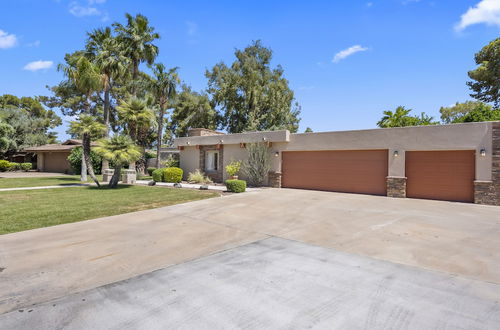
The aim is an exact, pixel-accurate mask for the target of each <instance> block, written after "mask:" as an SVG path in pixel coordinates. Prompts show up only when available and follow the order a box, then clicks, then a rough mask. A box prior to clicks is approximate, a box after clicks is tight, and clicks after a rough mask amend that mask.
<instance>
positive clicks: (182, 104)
mask: <svg viewBox="0 0 500 330" xmlns="http://www.w3.org/2000/svg"><path fill="white" fill-rule="evenodd" d="M218 121H219V116H218V114H217V111H215V109H214V108H213V107H212V106H211V104H210V100H209V99H208V96H207V95H205V94H199V93H197V92H194V91H192V90H191V88H190V87H189V86H187V85H183V86H182V91H181V92H180V93H179V95H178V96H177V99H176V102H175V105H174V111H173V113H172V116H171V123H170V129H171V130H172V131H173V132H174V133H175V136H186V135H187V132H188V130H189V128H194V127H203V128H208V129H217V126H218V125H217V124H218Z"/></svg>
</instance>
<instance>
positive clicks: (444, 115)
mask: <svg viewBox="0 0 500 330" xmlns="http://www.w3.org/2000/svg"><path fill="white" fill-rule="evenodd" d="M483 106H484V107H486V108H487V109H488V110H491V109H492V108H491V106H490V105H488V104H485V103H483V102H480V101H466V102H463V103H459V102H457V103H455V105H453V106H451V107H441V108H440V109H439V112H440V113H441V120H442V121H443V122H444V123H445V124H451V123H462V122H463V117H464V116H466V115H467V114H468V113H470V112H472V111H474V110H475V109H476V108H477V107H483Z"/></svg>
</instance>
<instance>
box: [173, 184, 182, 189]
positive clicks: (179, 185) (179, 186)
mask: <svg viewBox="0 0 500 330" xmlns="http://www.w3.org/2000/svg"><path fill="white" fill-rule="evenodd" d="M174 188H182V185H181V184H180V183H174Z"/></svg>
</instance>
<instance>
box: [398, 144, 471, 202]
mask: <svg viewBox="0 0 500 330" xmlns="http://www.w3.org/2000/svg"><path fill="white" fill-rule="evenodd" d="M406 177H407V182H406V196H407V197H411V198H425V199H437V200H448V201H458V202H473V201H474V178H475V153H474V151H473V150H444V151H407V152H406Z"/></svg>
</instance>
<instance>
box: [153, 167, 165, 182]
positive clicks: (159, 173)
mask: <svg viewBox="0 0 500 330" xmlns="http://www.w3.org/2000/svg"><path fill="white" fill-rule="evenodd" d="M163 170H164V168H158V169H155V170H154V171H153V173H151V175H152V176H153V180H154V181H155V182H162V181H163Z"/></svg>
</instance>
